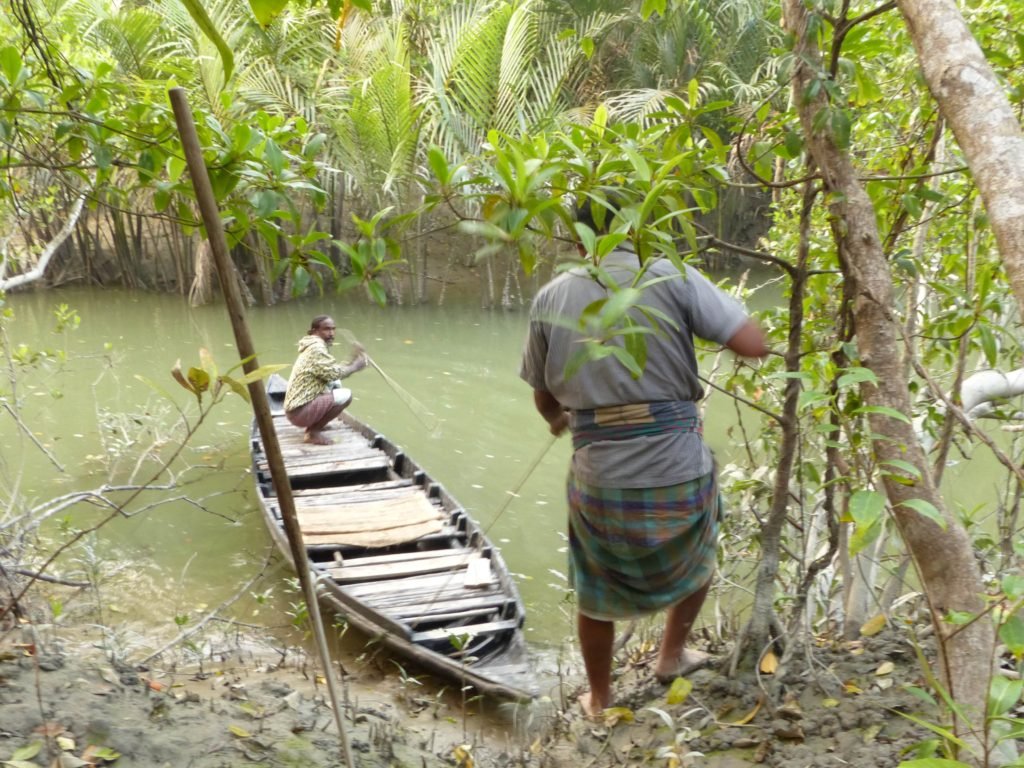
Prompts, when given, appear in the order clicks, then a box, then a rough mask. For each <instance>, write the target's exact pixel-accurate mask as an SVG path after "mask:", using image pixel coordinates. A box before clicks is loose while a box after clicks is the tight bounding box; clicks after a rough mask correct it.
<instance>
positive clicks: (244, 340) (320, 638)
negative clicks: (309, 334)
mask: <svg viewBox="0 0 1024 768" xmlns="http://www.w3.org/2000/svg"><path fill="white" fill-rule="evenodd" d="M168 95H169V96H170V99H171V107H172V108H173V109H174V119H175V122H176V123H177V124H178V133H179V134H180V135H181V144H182V148H183V149H184V151H185V159H186V161H187V163H188V171H189V175H190V176H191V178H192V188H193V189H194V190H195V193H196V200H197V201H198V203H199V211H200V213H201V214H202V217H203V223H204V224H205V225H206V236H207V238H208V239H209V241H210V247H211V249H212V250H213V257H214V262H215V264H216V265H217V275H218V277H219V279H220V287H221V290H222V291H223V292H224V301H225V303H226V304H227V308H228V316H229V317H230V318H231V327H232V329H233V330H234V332H235V345H236V346H237V348H238V354H239V357H240V358H241V359H242V360H243V361H245V362H244V363H243V365H242V367H243V369H244V370H245V372H246V373H249V372H251V371H254V370H256V369H257V368H258V367H259V363H258V362H257V360H256V350H255V348H254V347H253V343H252V338H251V337H250V335H249V326H248V323H246V320H245V305H244V304H243V303H242V297H241V292H240V291H239V288H238V283H237V282H236V280H235V273H234V270H233V269H232V268H231V257H230V254H229V253H228V243H227V239H226V238H225V236H224V225H223V222H221V219H220V211H219V210H218V209H217V201H216V199H215V198H214V196H213V188H212V187H211V186H210V177H209V176H208V175H207V171H206V164H205V163H204V162H203V152H202V148H201V147H200V146H199V136H198V135H197V134H196V127H195V123H194V122H193V120H192V111H191V109H190V108H189V105H188V97H187V96H186V94H185V91H184V89H182V88H171V89H170V90H169V91H168ZM249 394H250V396H251V397H252V408H253V412H254V413H255V416H256V424H257V426H258V427H259V431H260V436H261V438H262V439H263V448H264V450H265V451H266V455H267V463H268V464H269V466H270V474H271V477H272V478H273V481H274V490H275V492H276V493H277V501H278V505H279V506H280V508H281V517H282V519H283V520H284V530H285V533H286V534H287V536H288V545H289V547H290V548H291V555H292V562H293V563H294V564H295V572H296V573H298V575H299V582H300V584H301V585H302V594H303V596H304V598H305V600H306V607H307V608H308V610H309V618H310V621H311V622H312V623H313V629H314V636H315V637H316V645H317V651H318V652H319V655H320V661H321V663H322V664H323V667H324V677H325V678H326V679H327V690H328V693H329V694H330V697H331V708H332V709H333V711H334V722H335V723H336V725H337V726H338V738H339V739H340V741H341V745H342V751H343V753H344V758H345V765H347V766H349V768H353V767H354V765H355V764H354V763H353V762H352V748H351V746H350V745H349V740H348V732H347V731H346V729H345V723H344V713H343V711H342V708H341V702H340V697H339V696H338V691H337V688H336V684H335V680H334V668H333V666H332V664H331V653H330V649H329V648H328V647H327V635H326V633H325V632H324V625H323V620H322V619H321V617H320V603H319V601H318V600H317V597H316V580H315V578H314V577H313V574H312V570H311V569H310V567H309V562H308V560H307V558H306V548H305V546H304V544H303V541H302V529H301V528H300V527H299V521H298V516H297V515H296V513H295V500H294V498H293V497H292V489H291V484H290V483H289V482H288V476H287V474H286V473H285V467H284V457H283V456H282V455H281V446H280V444H279V443H278V441H277V433H276V432H275V431H274V420H273V417H272V416H271V414H270V405H269V403H268V401H267V393H266V390H265V389H264V385H263V382H262V381H254V382H252V383H251V384H249Z"/></svg>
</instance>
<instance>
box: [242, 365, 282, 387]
mask: <svg viewBox="0 0 1024 768" xmlns="http://www.w3.org/2000/svg"><path fill="white" fill-rule="evenodd" d="M287 367H288V365H287V363H271V364H270V365H261V366H260V367H259V368H257V369H256V370H255V371H251V372H249V373H247V374H245V375H244V376H242V377H241V378H240V379H239V380H238V381H239V383H240V384H251V383H252V382H254V381H259V380H260V379H265V378H267V377H268V376H270V375H271V374H273V373H277V372H278V371H281V370H284V369H285V368H287Z"/></svg>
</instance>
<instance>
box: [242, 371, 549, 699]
mask: <svg viewBox="0 0 1024 768" xmlns="http://www.w3.org/2000/svg"><path fill="white" fill-rule="evenodd" d="M285 387H286V382H285V381H284V379H282V378H281V377H279V376H276V375H275V376H273V377H271V379H270V380H269V381H268V384H267V393H268V395H269V399H270V404H271V410H272V411H273V414H274V427H275V430H276V432H277V437H278V441H279V442H280V445H281V450H282V453H283V454H284V460H285V466H286V468H287V472H288V479H289V480H290V482H291V487H292V491H293V494H294V497H295V505H296V511H297V514H298V518H299V525H300V527H301V529H302V535H303V541H304V545H305V549H306V553H307V554H308V556H309V560H310V563H311V564H312V567H313V569H314V572H315V573H316V574H317V578H318V582H319V584H320V585H321V589H320V591H321V595H322V598H321V600H322V603H323V604H324V605H325V606H326V607H328V608H329V609H331V610H333V611H334V612H336V613H337V614H339V615H340V616H341V617H342V618H343V619H344V620H345V621H347V622H348V623H349V624H350V625H351V626H353V627H354V628H356V629H358V630H359V631H361V632H363V633H364V634H366V635H368V636H369V637H371V638H374V639H376V640H379V641H381V642H383V644H384V645H385V646H387V647H388V648H389V649H390V650H391V651H393V652H394V653H395V654H396V655H397V656H400V657H403V658H405V659H408V660H409V661H411V662H414V663H415V664H416V665H418V666H421V667H423V668H425V669H427V670H429V671H431V672H434V673H436V674H438V675H441V676H444V677H446V678H448V679H449V680H451V681H453V682H455V683H457V684H458V685H460V686H471V687H473V688H475V689H476V690H477V691H479V692H480V693H483V694H487V695H490V696H496V697H500V698H504V699H516V700H522V699H528V698H530V697H532V696H533V695H534V688H535V683H534V680H533V674H532V671H531V667H530V663H529V659H528V657H527V649H526V643H525V640H524V638H523V632H522V627H523V621H524V618H525V615H524V609H523V604H522V600H521V599H520V597H519V590H518V589H517V588H516V585H515V583H514V582H513V580H512V578H511V576H510V575H509V572H508V568H507V567H506V566H505V563H504V561H503V560H502V557H501V552H500V551H499V550H498V549H497V548H496V547H494V546H493V545H492V544H491V543H490V541H489V540H488V538H487V536H486V534H485V533H484V531H483V530H482V529H481V528H480V526H479V525H478V524H477V523H476V522H475V521H474V520H473V519H472V517H470V515H469V514H468V513H467V512H466V510H465V509H463V508H462V507H461V506H460V505H459V504H458V503H457V502H456V501H455V499H454V498H452V496H451V495H450V494H449V493H448V492H447V491H446V490H445V488H444V487H443V486H442V485H441V484H440V483H438V482H436V481H435V480H434V479H432V478H431V477H430V476H429V475H428V474H427V473H426V471H424V470H423V469H422V468H421V467H420V466H418V465H417V464H416V463H415V462H414V461H412V459H410V458H409V457H408V456H407V455H405V453H404V452H403V451H402V450H401V449H400V448H398V447H397V446H396V445H395V444H394V443H392V442H391V441H390V440H388V439H387V438H385V437H384V436H383V435H381V434H378V433H376V432H375V431H373V430H372V429H370V428H369V427H368V426H366V425H365V424H362V423H361V422H359V421H358V420H356V419H355V418H353V417H352V416H351V415H349V414H348V413H347V412H346V413H344V414H342V418H341V419H340V420H338V421H335V422H334V425H333V428H332V429H330V430H329V431H328V432H327V433H326V434H327V435H328V436H329V437H330V438H331V439H332V440H333V441H334V444H333V445H328V446H315V445H308V444H306V443H304V442H303V441H302V438H303V431H302V430H301V429H299V428H298V427H295V426H293V425H292V424H290V423H289V422H288V420H287V419H286V418H285V416H284V411H283V408H282V403H283V400H284V390H285ZM251 446H252V459H253V474H254V476H255V480H256V488H257V491H258V495H259V500H260V506H261V508H262V510H263V516H264V520H265V522H266V523H267V527H268V528H269V530H270V533H271V535H272V536H273V538H274V541H275V542H276V544H277V546H278V548H279V549H280V551H281V552H282V553H283V554H284V555H285V557H287V558H288V560H289V562H291V553H290V549H289V547H288V541H287V538H286V535H285V531H284V527H283V524H282V522H281V513H280V509H279V507H278V504H277V498H276V495H275V492H274V486H273V483H272V481H271V477H270V471H269V469H268V466H267V460H266V456H265V454H264V450H263V442H262V439H261V437H260V434H259V431H258V429H257V428H256V425H255V423H254V424H253V427H252V437H251Z"/></svg>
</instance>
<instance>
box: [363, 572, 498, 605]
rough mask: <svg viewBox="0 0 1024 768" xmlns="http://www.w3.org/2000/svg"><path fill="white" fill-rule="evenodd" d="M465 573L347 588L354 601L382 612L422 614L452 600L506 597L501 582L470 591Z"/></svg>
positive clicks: (443, 574)
mask: <svg viewBox="0 0 1024 768" xmlns="http://www.w3.org/2000/svg"><path fill="white" fill-rule="evenodd" d="M461 574H462V571H455V572H449V573H440V574H433V575H426V576H416V577H413V578H404V579H388V580H386V581H377V582H368V583H364V584H346V585H345V586H344V589H345V591H346V592H347V593H349V594H351V595H352V597H353V598H355V599H357V600H362V601H364V602H366V603H368V604H370V605H373V607H374V608H376V609H378V610H381V611H391V610H398V609H401V607H402V606H416V608H417V609H418V610H419V611H423V610H424V609H429V607H430V606H433V605H439V604H441V603H444V602H448V601H451V600H458V599H465V598H474V599H484V598H487V597H492V596H495V595H497V596H505V593H504V592H503V591H502V590H501V588H500V585H499V584H498V582H497V580H495V581H494V582H492V583H491V585H490V586H488V587H486V588H485V589H478V588H472V589H470V588H467V587H465V586H463V584H462V575H461Z"/></svg>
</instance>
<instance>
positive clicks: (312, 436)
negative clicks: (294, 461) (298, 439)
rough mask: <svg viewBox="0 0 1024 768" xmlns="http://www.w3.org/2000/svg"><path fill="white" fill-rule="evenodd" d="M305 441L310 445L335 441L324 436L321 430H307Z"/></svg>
mask: <svg viewBox="0 0 1024 768" xmlns="http://www.w3.org/2000/svg"><path fill="white" fill-rule="evenodd" d="M302 441H303V442H304V443H309V444H310V445H333V444H334V441H333V440H331V439H330V438H329V437H324V436H323V435H322V434H320V433H319V432H307V433H306V436H305V437H304V438H303V439H302Z"/></svg>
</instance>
